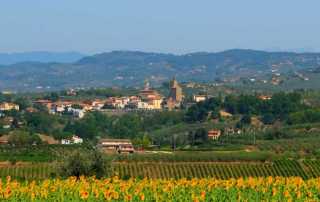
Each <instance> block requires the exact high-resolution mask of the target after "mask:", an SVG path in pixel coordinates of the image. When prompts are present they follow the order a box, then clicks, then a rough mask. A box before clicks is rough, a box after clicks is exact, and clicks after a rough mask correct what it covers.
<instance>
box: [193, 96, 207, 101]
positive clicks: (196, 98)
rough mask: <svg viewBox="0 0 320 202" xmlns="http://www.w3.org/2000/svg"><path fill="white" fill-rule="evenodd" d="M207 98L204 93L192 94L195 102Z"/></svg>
mask: <svg viewBox="0 0 320 202" xmlns="http://www.w3.org/2000/svg"><path fill="white" fill-rule="evenodd" d="M206 99H207V96H206V95H194V96H193V101H195V102H202V101H205V100H206Z"/></svg>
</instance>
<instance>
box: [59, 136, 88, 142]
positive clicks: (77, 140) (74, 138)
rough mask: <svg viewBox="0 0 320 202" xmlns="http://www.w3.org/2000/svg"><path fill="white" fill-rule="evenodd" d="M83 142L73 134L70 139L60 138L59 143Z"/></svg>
mask: <svg viewBox="0 0 320 202" xmlns="http://www.w3.org/2000/svg"><path fill="white" fill-rule="evenodd" d="M82 143H83V139H82V138H80V137H78V136H76V135H73V136H72V137H71V138H70V139H62V140H61V144H82Z"/></svg>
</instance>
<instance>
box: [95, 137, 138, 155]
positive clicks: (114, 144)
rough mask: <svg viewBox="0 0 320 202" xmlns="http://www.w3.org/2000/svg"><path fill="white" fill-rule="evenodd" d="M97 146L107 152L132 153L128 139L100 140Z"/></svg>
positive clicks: (132, 149)
mask: <svg viewBox="0 0 320 202" xmlns="http://www.w3.org/2000/svg"><path fill="white" fill-rule="evenodd" d="M99 146H100V147H102V148H103V149H105V150H107V151H117V152H119V153H121V152H128V153H133V152H134V148H133V146H132V143H131V141H130V140H128V139H100V140H99Z"/></svg>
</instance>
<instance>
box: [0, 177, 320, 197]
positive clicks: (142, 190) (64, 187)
mask: <svg viewBox="0 0 320 202" xmlns="http://www.w3.org/2000/svg"><path fill="white" fill-rule="evenodd" d="M0 200H1V201H92V202H93V201H194V202H198V201H199V202H200V201H219V202H220V201H320V178H313V179H309V180H303V179H302V178H300V177H289V178H285V177H267V178H250V177H249V178H239V179H233V178H232V179H228V180H219V179H214V178H212V179H209V178H206V179H191V180H187V179H179V180H174V179H168V180H159V179H140V180H139V179H133V178H132V179H129V180H120V179H119V178H118V177H113V178H107V179H102V180H98V179H95V178H93V177H92V178H85V177H81V178H80V179H76V178H74V177H71V178H68V179H51V180H42V181H37V182H36V181H23V182H18V181H15V180H12V179H11V178H10V177H7V179H5V180H3V181H0Z"/></svg>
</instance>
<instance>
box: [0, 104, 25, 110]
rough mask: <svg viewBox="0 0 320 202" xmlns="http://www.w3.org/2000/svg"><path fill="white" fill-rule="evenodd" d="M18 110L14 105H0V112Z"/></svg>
mask: <svg viewBox="0 0 320 202" xmlns="http://www.w3.org/2000/svg"><path fill="white" fill-rule="evenodd" d="M19 109H20V107H19V105H17V104H14V103H10V102H3V103H0V111H11V110H17V111H19Z"/></svg>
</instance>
